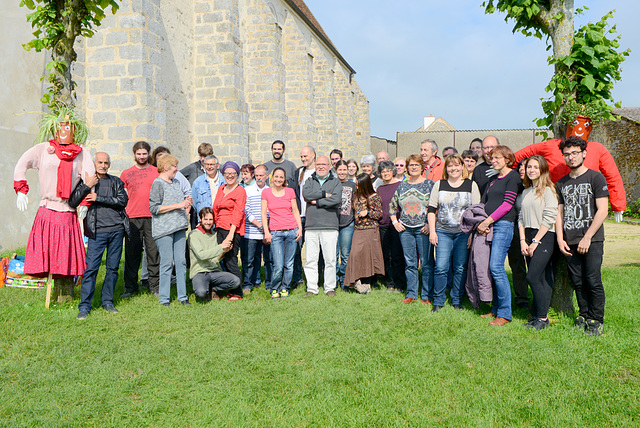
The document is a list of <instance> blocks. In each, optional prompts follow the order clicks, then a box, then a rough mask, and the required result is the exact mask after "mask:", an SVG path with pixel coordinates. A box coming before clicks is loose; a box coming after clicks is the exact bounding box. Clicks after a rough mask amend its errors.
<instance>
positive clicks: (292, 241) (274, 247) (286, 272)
mask: <svg viewBox="0 0 640 428" xmlns="http://www.w3.org/2000/svg"><path fill="white" fill-rule="evenodd" d="M297 233H298V228H295V229H291V230H272V231H271V263H272V265H273V266H272V269H271V290H275V291H277V292H278V293H279V292H281V291H284V290H287V291H289V290H290V289H291V280H292V278H293V261H294V258H295V254H296V248H297V246H298V243H297V242H296V234H297Z"/></svg>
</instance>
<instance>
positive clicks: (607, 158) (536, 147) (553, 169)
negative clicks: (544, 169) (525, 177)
mask: <svg viewBox="0 0 640 428" xmlns="http://www.w3.org/2000/svg"><path fill="white" fill-rule="evenodd" d="M591 127H592V122H591V120H590V119H589V118H588V117H585V116H578V117H577V118H576V119H575V120H574V121H573V122H571V123H569V124H568V125H567V137H572V136H573V137H578V138H582V139H583V140H585V141H586V142H587V157H586V158H585V160H584V165H585V166H586V167H587V168H589V169H592V170H594V171H600V172H601V173H602V175H604V178H605V179H606V180H607V187H608V188H609V201H610V202H611V208H612V210H613V211H614V213H615V219H616V221H617V222H620V221H622V213H623V212H624V211H625V210H626V209H627V196H626V194H625V191H624V185H623V183H622V176H620V171H618V167H617V166H616V162H615V161H614V160H613V156H611V153H610V152H609V150H607V149H606V148H605V147H604V146H603V145H602V144H600V143H597V142H595V141H589V140H588V138H589V134H590V133H591ZM561 141H562V139H561V138H554V139H552V140H548V141H543V142H542V143H536V144H531V145H530V146H527V147H525V148H524V149H522V150H518V151H517V152H516V162H515V164H516V165H517V164H518V162H520V161H521V160H522V159H526V158H528V157H530V156H533V155H541V156H543V157H544V158H545V159H546V160H547V162H548V163H549V172H550V173H551V179H552V180H553V182H554V183H555V182H556V181H558V180H559V179H560V178H562V177H564V176H565V175H567V174H569V167H568V166H567V163H566V162H565V161H564V158H563V157H562V152H561V151H560V149H559V148H558V145H559V144H560V142H561Z"/></svg>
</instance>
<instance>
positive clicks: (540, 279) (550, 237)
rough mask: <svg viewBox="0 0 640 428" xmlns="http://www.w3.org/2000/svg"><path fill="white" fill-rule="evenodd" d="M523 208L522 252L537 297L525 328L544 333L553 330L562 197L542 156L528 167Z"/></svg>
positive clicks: (520, 219) (533, 157)
mask: <svg viewBox="0 0 640 428" xmlns="http://www.w3.org/2000/svg"><path fill="white" fill-rule="evenodd" d="M523 181H524V186H525V189H524V192H522V208H521V209H520V215H519V217H518V227H519V229H520V248H521V250H522V254H523V255H524V256H526V258H527V265H528V267H529V270H528V272H527V283H529V286H530V287H531V292H532V293H533V305H532V307H531V315H533V318H532V319H530V320H529V322H527V323H525V324H524V326H525V327H527V328H532V329H535V330H542V329H543V328H546V327H548V326H549V318H548V317H547V312H548V311H549V305H550V304H551V294H552V292H553V266H552V264H551V263H550V261H551V256H552V255H553V247H554V242H555V240H556V234H555V222H556V216H557V215H558V195H557V194H556V187H555V185H554V184H553V182H552V181H551V175H550V174H549V164H548V163H547V161H546V160H545V158H543V157H542V156H540V155H533V156H531V157H530V158H529V159H527V161H526V163H525V177H524V180H523Z"/></svg>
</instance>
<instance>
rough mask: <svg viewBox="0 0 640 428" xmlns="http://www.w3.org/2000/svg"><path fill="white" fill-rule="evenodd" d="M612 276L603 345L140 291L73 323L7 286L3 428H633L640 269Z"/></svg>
mask: <svg viewBox="0 0 640 428" xmlns="http://www.w3.org/2000/svg"><path fill="white" fill-rule="evenodd" d="M103 274H104V273H103V270H101V273H100V276H102V275H103ZM603 274H604V281H605V289H606V292H607V306H606V319H605V330H604V335H603V336H602V337H600V338H593V337H588V336H586V335H584V334H583V333H581V332H579V331H577V330H575V329H574V328H573V318H572V317H565V316H555V318H556V320H557V321H556V322H554V323H553V324H552V325H551V328H548V329H546V330H543V331H540V332H533V331H529V330H526V329H525V328H523V327H522V323H523V322H525V321H526V319H527V313H526V311H522V310H521V311H519V312H518V311H516V312H514V321H513V322H512V323H511V324H508V325H507V326H505V327H503V328H495V327H489V326H488V321H487V320H484V319H481V318H480V317H479V314H478V313H477V312H475V311H474V310H472V309H471V307H470V306H465V309H466V310H464V311H462V312H456V311H454V310H453V309H452V308H451V307H450V306H449V303H447V305H448V306H447V307H445V309H444V310H443V311H440V312H439V313H437V314H433V313H431V312H430V311H429V309H430V308H428V307H425V306H423V305H422V304H419V303H417V304H412V305H403V304H401V303H400V300H401V298H402V297H401V295H399V294H389V293H387V292H385V291H382V290H374V291H373V292H372V294H370V295H368V296H362V295H357V294H352V293H338V295H337V297H335V298H329V297H327V296H325V295H319V296H316V297H314V298H308V299H303V298H302V295H303V294H304V290H302V289H297V290H295V291H294V292H293V294H292V296H291V297H289V298H288V299H283V300H279V301H271V300H270V299H269V298H268V296H267V294H266V292H265V291H264V288H262V289H260V290H259V291H258V292H256V293H254V294H252V295H251V296H249V297H248V298H246V299H244V300H243V301H240V302H229V301H217V302H210V303H206V304H202V303H199V302H195V299H194V296H193V295H191V296H190V298H191V302H192V304H193V305H192V306H191V307H182V306H181V305H177V304H175V303H176V302H175V300H173V304H172V306H171V307H170V308H165V307H161V306H159V305H158V302H157V300H156V299H154V298H153V297H152V296H151V295H149V294H142V295H139V296H136V297H134V298H131V299H129V300H122V301H118V300H116V302H115V303H116V307H117V308H118V309H119V311H120V313H119V314H109V313H107V312H105V311H104V310H102V309H100V305H99V298H98V297H97V296H96V299H95V300H94V310H93V311H92V312H91V314H90V315H89V317H88V318H87V319H86V320H85V321H78V320H76V319H75V317H76V315H77V304H78V300H77V299H76V300H75V301H74V302H73V303H72V304H65V305H58V306H53V307H52V309H51V310H45V308H44V300H45V297H44V294H45V293H44V290H38V291H33V290H21V289H12V288H6V287H5V288H0V321H1V322H2V338H1V339H0V370H1V372H0V376H1V377H0V391H1V392H2V394H1V396H0V409H1V411H0V425H2V426H194V427H201V426H261V427H264V426H435V425H445V426H467V425H470V426H496V427H502V426H535V427H551V426H576V427H599V426H624V427H629V426H638V425H639V424H640V398H639V397H640V335H639V333H640V328H639V326H638V323H639V322H640V319H639V316H638V315H639V311H638V307H640V293H638V284H639V283H640V266H638V265H630V266H623V267H616V268H607V269H605V270H604V271H603ZM100 281H101V278H100V280H99V283H100ZM121 292H122V282H121V281H120V282H119V283H118V286H117V289H116V295H117V296H119V295H120V293H121ZM76 294H77V295H78V294H79V292H78V291H76ZM174 294H175V291H174ZM174 298H175V296H174Z"/></svg>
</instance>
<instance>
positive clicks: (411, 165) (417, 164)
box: [409, 163, 422, 168]
mask: <svg viewBox="0 0 640 428" xmlns="http://www.w3.org/2000/svg"><path fill="white" fill-rule="evenodd" d="M409 168H422V165H420V164H419V163H410V164H409Z"/></svg>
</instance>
